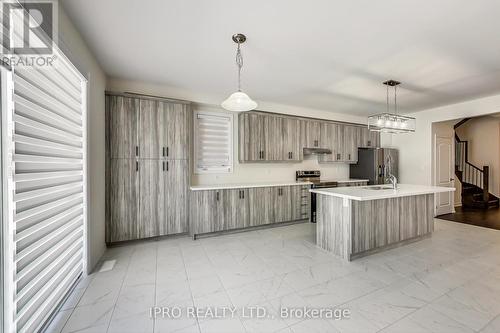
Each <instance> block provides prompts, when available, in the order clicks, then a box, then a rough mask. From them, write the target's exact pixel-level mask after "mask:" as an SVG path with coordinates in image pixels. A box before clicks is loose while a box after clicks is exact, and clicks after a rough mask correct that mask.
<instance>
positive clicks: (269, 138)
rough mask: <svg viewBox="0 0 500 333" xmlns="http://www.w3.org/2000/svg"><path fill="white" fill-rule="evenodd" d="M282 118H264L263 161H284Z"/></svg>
mask: <svg viewBox="0 0 500 333" xmlns="http://www.w3.org/2000/svg"><path fill="white" fill-rule="evenodd" d="M283 130H284V129H283V118H281V117H275V116H266V117H265V118H264V136H263V139H264V155H263V160H264V161H283V160H284V155H285V154H284V144H283V143H284V141H283Z"/></svg>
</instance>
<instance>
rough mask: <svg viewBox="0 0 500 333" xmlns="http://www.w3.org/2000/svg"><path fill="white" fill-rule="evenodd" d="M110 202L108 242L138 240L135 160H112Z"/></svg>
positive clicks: (137, 182)
mask: <svg viewBox="0 0 500 333" xmlns="http://www.w3.org/2000/svg"><path fill="white" fill-rule="evenodd" d="M109 167H110V169H111V170H113V172H111V173H110V180H109V189H108V191H109V192H108V196H109V199H108V202H109V204H110V205H111V206H112V207H113V209H110V210H109V221H108V223H107V224H106V241H107V242H108V243H109V242H119V241H125V240H131V239H136V238H137V237H138V236H139V233H138V228H137V220H138V218H139V206H138V198H139V175H138V172H137V171H136V161H135V160H133V159H111V160H110V161H109Z"/></svg>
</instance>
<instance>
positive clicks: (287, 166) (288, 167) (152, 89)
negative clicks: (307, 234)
mask: <svg viewBox="0 0 500 333" xmlns="http://www.w3.org/2000/svg"><path fill="white" fill-rule="evenodd" d="M106 89H107V90H108V91H115V92H127V91H128V92H135V93H143V94H149V95H157V96H164V97H169V98H176V99H184V100H189V101H194V102H196V103H195V107H194V108H195V110H205V111H212V112H225V111H224V110H223V109H222V108H221V107H219V106H218V105H217V103H220V102H221V101H219V100H216V99H214V97H212V96H204V95H200V94H195V93H193V92H190V91H186V90H180V89H176V88H172V87H168V86H164V85H156V84H151V83H144V82H136V81H127V80H120V79H108V82H107V86H106ZM259 110H265V111H270V112H277V113H285V114H290V115H299V116H306V117H313V118H321V119H331V120H339V121H347V122H354V123H362V124H365V123H366V118H365V117H359V116H353V115H347V114H337V113H334V112H331V111H327V110H314V109H305V108H299V107H293V106H288V105H278V104H273V103H265V102H260V101H259ZM235 115H236V114H235ZM237 125H238V124H237V117H234V124H233V128H234V131H233V133H234V140H233V141H234V142H233V143H234V154H233V156H234V168H233V172H232V173H231V174H220V175H214V174H202V175H196V174H193V175H192V181H191V182H192V184H193V185H201V184H216V183H248V182H259V181H290V180H294V179H295V171H296V170H320V171H321V174H322V178H323V179H346V178H349V165H348V164H344V163H333V164H319V163H318V162H317V157H308V158H306V159H305V160H304V161H302V162H301V163H244V164H240V163H239V162H238V126H237Z"/></svg>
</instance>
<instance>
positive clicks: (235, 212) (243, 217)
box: [222, 189, 249, 230]
mask: <svg viewBox="0 0 500 333" xmlns="http://www.w3.org/2000/svg"><path fill="white" fill-rule="evenodd" d="M222 205H223V209H224V230H232V229H240V228H245V227H248V226H249V211H248V210H249V205H248V189H236V190H224V191H223V202H222Z"/></svg>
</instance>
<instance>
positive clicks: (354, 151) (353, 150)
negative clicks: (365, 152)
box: [342, 125, 360, 163]
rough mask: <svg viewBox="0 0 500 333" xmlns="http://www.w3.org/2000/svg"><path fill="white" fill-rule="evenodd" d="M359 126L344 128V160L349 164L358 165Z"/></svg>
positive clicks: (346, 126)
mask: <svg viewBox="0 0 500 333" xmlns="http://www.w3.org/2000/svg"><path fill="white" fill-rule="evenodd" d="M359 128H360V127H357V126H350V125H345V126H344V142H343V143H344V149H343V150H344V152H343V155H342V157H343V160H344V161H345V162H347V163H356V162H357V161H358V141H357V139H358V129H359Z"/></svg>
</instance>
